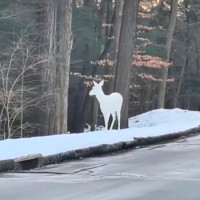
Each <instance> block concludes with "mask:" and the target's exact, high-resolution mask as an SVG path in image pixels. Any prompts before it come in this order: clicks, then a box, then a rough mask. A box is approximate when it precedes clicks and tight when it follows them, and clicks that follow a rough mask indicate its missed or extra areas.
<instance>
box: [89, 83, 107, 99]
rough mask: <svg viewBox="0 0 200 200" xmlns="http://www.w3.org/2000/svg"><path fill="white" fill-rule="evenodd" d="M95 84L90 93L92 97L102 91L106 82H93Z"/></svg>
mask: <svg viewBox="0 0 200 200" xmlns="http://www.w3.org/2000/svg"><path fill="white" fill-rule="evenodd" d="M93 83H94V86H93V88H92V89H91V91H90V93H89V95H90V96H93V95H97V94H99V93H100V92H101V91H102V86H103V84H104V80H102V81H101V82H100V83H96V82H95V81H93Z"/></svg>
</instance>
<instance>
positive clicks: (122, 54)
mask: <svg viewBox="0 0 200 200" xmlns="http://www.w3.org/2000/svg"><path fill="white" fill-rule="evenodd" d="M137 10H138V0H124V6H123V14H122V24H121V30H120V37H119V46H118V54H117V64H116V77H115V83H114V91H116V92H119V93H120V94H121V95H122V96H123V98H124V101H123V105H122V113H121V116H122V117H121V127H122V128H127V127H128V104H129V83H130V69H131V66H132V61H133V50H134V37H135V35H136V21H137Z"/></svg>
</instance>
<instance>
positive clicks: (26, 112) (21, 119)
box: [0, 0, 200, 140]
mask: <svg viewBox="0 0 200 200" xmlns="http://www.w3.org/2000/svg"><path fill="white" fill-rule="evenodd" d="M199 10H200V1H197V0H151V1H150V0H34V1H33V0H29V1H27V0H17V1H16V0H6V1H5V0H4V1H1V2H0V140H1V139H6V138H19V137H30V136H38V135H51V134H61V133H67V132H68V133H81V132H83V131H84V128H87V127H88V126H91V129H92V130H94V129H95V127H96V125H97V124H98V125H103V124H104V122H103V117H102V113H101V112H100V111H99V109H98V102H97V100H96V99H95V98H93V97H91V96H89V95H88V93H89V91H90V89H91V86H92V81H93V80H95V81H97V82H100V81H101V80H102V79H104V80H105V85H104V87H103V89H104V91H105V93H106V94H110V93H112V92H119V93H121V94H122V96H123V98H124V104H123V106H122V112H121V113H122V117H121V118H122V120H121V122H122V127H123V128H126V127H127V125H128V118H129V117H132V116H135V115H137V114H141V113H143V112H146V111H149V110H153V109H157V108H174V107H179V108H182V109H189V110H200V95H199V94H200V59H199V56H200V49H199V47H200V37H199V35H200V26H199V23H200V12H199Z"/></svg>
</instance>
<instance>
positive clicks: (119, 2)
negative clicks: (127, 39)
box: [107, 0, 124, 93]
mask: <svg viewBox="0 0 200 200" xmlns="http://www.w3.org/2000/svg"><path fill="white" fill-rule="evenodd" d="M123 4H124V1H123V0H116V1H115V13H114V15H115V16H114V24H113V26H114V31H113V32H114V33H113V36H114V40H113V47H112V52H111V59H112V60H113V61H114V65H113V67H112V75H114V76H116V64H117V53H118V45H119V36H120V28H121V21H122V11H123ZM107 90H108V93H111V92H113V91H114V79H111V80H110V83H109V84H108V89H107Z"/></svg>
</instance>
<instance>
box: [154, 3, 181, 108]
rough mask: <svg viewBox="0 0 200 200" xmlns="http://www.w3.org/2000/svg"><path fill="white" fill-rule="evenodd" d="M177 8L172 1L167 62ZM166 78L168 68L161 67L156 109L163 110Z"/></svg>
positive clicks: (167, 35) (176, 4) (167, 36)
mask: <svg viewBox="0 0 200 200" xmlns="http://www.w3.org/2000/svg"><path fill="white" fill-rule="evenodd" d="M177 8H178V0H173V7H172V13H171V18H170V22H169V27H168V30H167V34H166V38H167V41H166V51H167V57H166V61H167V62H169V61H170V53H171V46H172V39H173V34H174V29H175V25H176V18H177ZM167 76H168V68H167V67H163V68H162V69H161V79H162V82H161V83H160V88H159V95H158V108H164V103H165V93H166V85H167Z"/></svg>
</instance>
